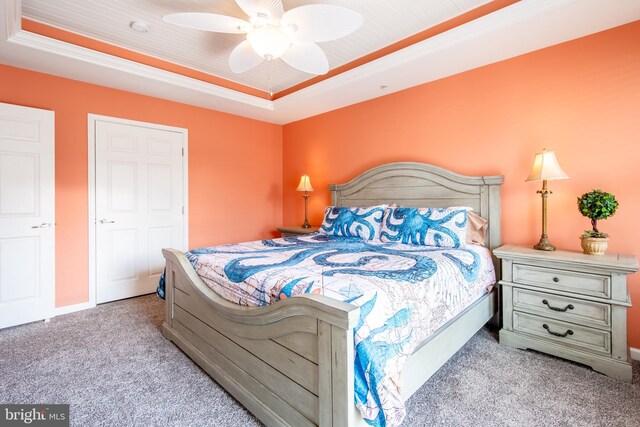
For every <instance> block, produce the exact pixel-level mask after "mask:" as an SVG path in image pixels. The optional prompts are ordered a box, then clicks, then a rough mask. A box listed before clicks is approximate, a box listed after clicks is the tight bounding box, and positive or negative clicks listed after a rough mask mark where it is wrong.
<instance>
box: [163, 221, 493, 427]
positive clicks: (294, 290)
mask: <svg viewBox="0 0 640 427" xmlns="http://www.w3.org/2000/svg"><path fill="white" fill-rule="evenodd" d="M187 257H188V258H189V260H190V261H191V264H192V265H193V267H194V269H195V270H196V272H197V273H198V275H199V276H200V277H201V278H202V280H203V281H204V282H205V283H206V284H207V285H208V286H209V287H210V288H211V289H213V290H214V291H215V292H217V293H218V294H219V295H221V296H222V297H224V298H225V299H227V300H229V301H232V302H234V303H237V304H242V305H251V306H264V305H267V304H272V303H274V302H277V301H279V300H281V299H285V298H291V297H295V296H296V295H301V294H305V293H315V294H322V295H325V296H328V297H331V298H334V299H337V300H340V301H345V302H349V303H352V304H355V305H358V306H360V319H359V322H358V324H357V326H356V328H355V330H354V344H355V404H356V406H357V407H358V409H359V410H360V412H361V413H362V416H363V418H364V419H365V420H366V421H367V422H368V423H369V424H371V425H374V426H390V427H394V426H398V425H400V424H401V423H402V420H403V419H404V417H405V407H404V403H403V401H402V398H401V395H400V390H399V386H400V384H402V381H401V372H402V367H403V365H404V364H405V362H406V361H407V359H408V357H409V356H410V355H411V354H412V353H413V352H414V350H415V349H416V348H417V346H418V345H419V344H420V343H421V342H423V341H424V340H425V339H426V338H427V337H429V335H431V334H432V333H433V332H435V331H436V330H437V329H438V328H439V327H440V326H442V325H444V324H445V323H446V322H447V321H449V320H451V319H452V318H453V317H455V316H456V315H457V314H459V313H460V312H461V311H462V310H464V309H465V308H466V307H468V306H469V305H470V304H471V303H472V302H474V301H475V300H476V299H477V298H478V297H479V296H481V295H482V294H484V293H485V292H486V289H487V287H488V286H490V285H492V284H493V283H494V282H495V272H494V269H493V263H492V261H491V254H490V252H489V250H488V249H486V248H484V247H482V246H477V245H470V246H466V247H463V248H459V249H451V248H436V247H431V246H418V245H408V244H398V243H383V242H380V241H366V240H362V239H359V238H347V237H334V236H327V235H324V234H311V235H306V236H302V237H288V238H284V239H275V240H262V241H254V242H247V243H239V244H232V245H224V246H214V247H209V248H203V249H196V250H193V251H191V252H188V253H187ZM163 285H164V283H162V281H161V286H159V289H158V294H159V295H160V296H164V288H163Z"/></svg>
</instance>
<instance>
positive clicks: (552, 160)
mask: <svg viewBox="0 0 640 427" xmlns="http://www.w3.org/2000/svg"><path fill="white" fill-rule="evenodd" d="M567 178H569V176H568V175H567V174H566V173H564V171H563V170H562V168H561V167H560V165H559V164H558V159H556V155H555V153H554V152H553V151H547V150H542V153H537V154H536V158H535V160H534V161H533V167H532V168H531V172H529V177H528V178H527V179H526V180H527V181H543V180H547V181H550V180H553V179H567Z"/></svg>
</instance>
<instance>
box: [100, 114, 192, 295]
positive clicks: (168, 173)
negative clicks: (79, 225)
mask: <svg viewBox="0 0 640 427" xmlns="http://www.w3.org/2000/svg"><path fill="white" fill-rule="evenodd" d="M95 132H96V219H97V221H96V274H97V302H98V303H102V302H107V301H112V300H116V299H121V298H129V297H132V296H137V295H142V294H147V293H151V292H154V291H155V288H156V286H157V282H158V278H159V275H160V274H161V272H162V270H163V268H164V259H163V258H162V253H161V250H162V248H166V247H181V242H182V241H183V216H182V210H183V198H184V197H183V184H182V176H183V175H182V167H183V165H182V148H183V147H182V144H183V141H182V134H181V133H180V132H173V131H168V130H160V129H154V128H151V127H147V126H144V125H142V124H141V125H140V126H136V125H130V124H122V123H114V122H109V121H100V120H98V121H96V128H95Z"/></svg>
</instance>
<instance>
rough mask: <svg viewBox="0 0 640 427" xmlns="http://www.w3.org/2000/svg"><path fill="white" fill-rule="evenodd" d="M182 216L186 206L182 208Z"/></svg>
mask: <svg viewBox="0 0 640 427" xmlns="http://www.w3.org/2000/svg"><path fill="white" fill-rule="evenodd" d="M182 215H184V206H183V207H182Z"/></svg>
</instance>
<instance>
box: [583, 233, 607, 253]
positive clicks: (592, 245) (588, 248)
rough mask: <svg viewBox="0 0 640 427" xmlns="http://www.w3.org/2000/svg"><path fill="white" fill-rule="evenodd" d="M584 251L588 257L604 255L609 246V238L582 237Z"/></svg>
mask: <svg viewBox="0 0 640 427" xmlns="http://www.w3.org/2000/svg"><path fill="white" fill-rule="evenodd" d="M580 243H581V244H582V251H583V252H584V253H585V254H587V255H604V253H605V252H606V251H607V245H608V244H609V238H608V237H581V238H580Z"/></svg>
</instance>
